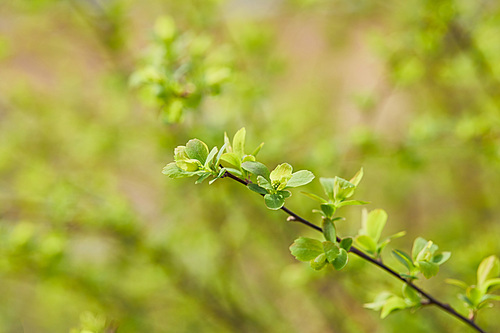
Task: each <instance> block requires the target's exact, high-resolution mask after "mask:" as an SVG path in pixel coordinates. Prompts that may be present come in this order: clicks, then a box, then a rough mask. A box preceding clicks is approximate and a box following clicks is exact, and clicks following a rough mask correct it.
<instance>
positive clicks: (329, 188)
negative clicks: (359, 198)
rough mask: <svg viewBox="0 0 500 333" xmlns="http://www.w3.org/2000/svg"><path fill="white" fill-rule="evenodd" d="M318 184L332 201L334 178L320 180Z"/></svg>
mask: <svg viewBox="0 0 500 333" xmlns="http://www.w3.org/2000/svg"><path fill="white" fill-rule="evenodd" d="M319 182H320V183H321V186H322V187H323V190H324V191H325V194H326V195H327V196H328V198H329V199H330V200H332V201H334V200H335V198H334V195H333V188H334V187H335V178H320V179H319Z"/></svg>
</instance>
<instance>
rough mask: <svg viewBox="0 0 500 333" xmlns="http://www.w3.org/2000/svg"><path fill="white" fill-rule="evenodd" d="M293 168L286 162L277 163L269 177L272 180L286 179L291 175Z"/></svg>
mask: <svg viewBox="0 0 500 333" xmlns="http://www.w3.org/2000/svg"><path fill="white" fill-rule="evenodd" d="M292 171H293V168H292V166H291V165H290V164H288V163H282V164H280V165H278V166H277V167H276V168H275V169H274V170H273V171H271V174H270V175H269V178H270V179H271V181H272V182H283V180H285V182H286V181H288V180H289V179H290V178H291V177H292Z"/></svg>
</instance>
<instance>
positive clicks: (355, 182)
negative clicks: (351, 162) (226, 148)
mask: <svg viewBox="0 0 500 333" xmlns="http://www.w3.org/2000/svg"><path fill="white" fill-rule="evenodd" d="M361 179H363V168H361V169H359V171H358V172H357V173H356V174H355V175H354V177H352V178H351V180H349V183H351V184H353V185H354V186H358V184H359V182H360V181H361Z"/></svg>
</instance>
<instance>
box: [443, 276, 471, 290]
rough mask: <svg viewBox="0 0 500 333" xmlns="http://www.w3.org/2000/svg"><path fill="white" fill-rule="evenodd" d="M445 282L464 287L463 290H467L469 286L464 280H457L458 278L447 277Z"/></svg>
mask: <svg viewBox="0 0 500 333" xmlns="http://www.w3.org/2000/svg"><path fill="white" fill-rule="evenodd" d="M444 282H446V283H448V284H451V285H452V286H455V287H459V288H462V289H463V290H466V289H467V288H469V285H468V284H467V283H465V282H464V281H460V280H456V279H446V280H444Z"/></svg>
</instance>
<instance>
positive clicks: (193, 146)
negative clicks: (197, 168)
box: [186, 139, 208, 164]
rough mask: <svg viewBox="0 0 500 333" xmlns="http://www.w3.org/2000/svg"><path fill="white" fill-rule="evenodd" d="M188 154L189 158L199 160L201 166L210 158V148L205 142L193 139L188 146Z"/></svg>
mask: <svg viewBox="0 0 500 333" xmlns="http://www.w3.org/2000/svg"><path fill="white" fill-rule="evenodd" d="M186 154H187V155H188V156H189V158H191V159H194V160H198V161H200V162H201V164H205V161H206V160H207V156H208V147H207V145H206V144H205V142H203V141H201V140H198V139H192V140H189V141H188V143H187V144H186Z"/></svg>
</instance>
